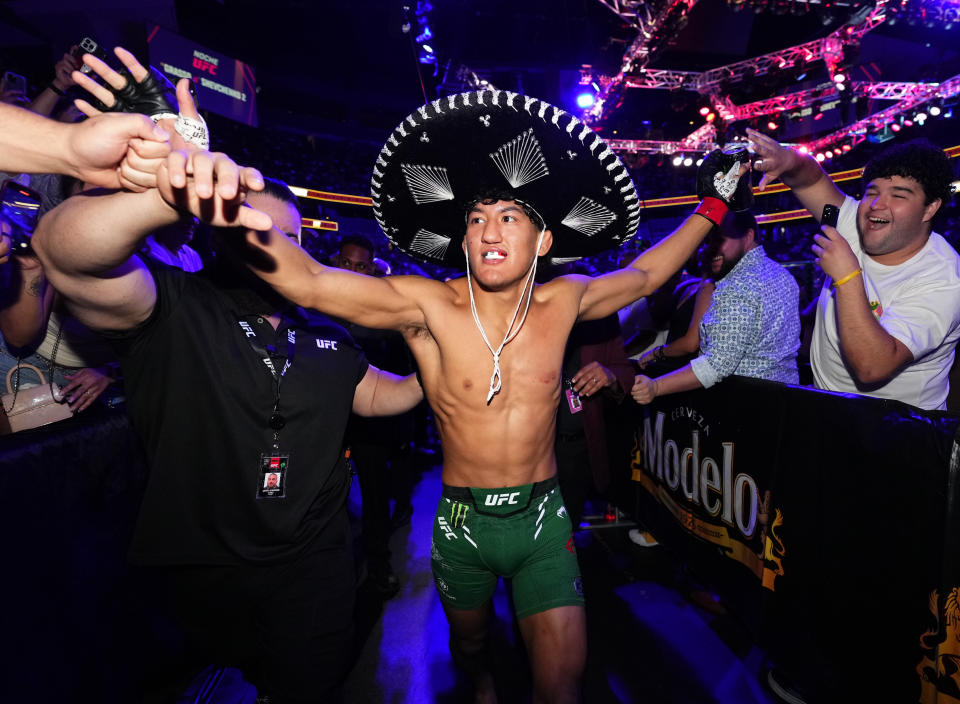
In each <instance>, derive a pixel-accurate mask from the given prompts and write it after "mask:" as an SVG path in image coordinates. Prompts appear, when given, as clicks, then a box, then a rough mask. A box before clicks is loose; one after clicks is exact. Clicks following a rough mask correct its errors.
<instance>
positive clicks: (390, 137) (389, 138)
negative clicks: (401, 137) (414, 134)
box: [387, 125, 406, 147]
mask: <svg viewBox="0 0 960 704" xmlns="http://www.w3.org/2000/svg"><path fill="white" fill-rule="evenodd" d="M401 127H403V125H401ZM404 134H406V133H404ZM387 141H388V142H390V144H392V145H393V146H395V147H399V146H400V142H398V141H397V138H396V137H395V136H394V135H390V136H389V137H387Z"/></svg>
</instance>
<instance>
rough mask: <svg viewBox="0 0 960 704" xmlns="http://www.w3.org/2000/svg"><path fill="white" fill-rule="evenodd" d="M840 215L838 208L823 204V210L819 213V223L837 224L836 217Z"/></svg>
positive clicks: (834, 225)
mask: <svg viewBox="0 0 960 704" xmlns="http://www.w3.org/2000/svg"><path fill="white" fill-rule="evenodd" d="M838 217H840V208H838V207H837V206H835V205H830V204H829V203H827V204H826V205H825V206H823V212H822V213H821V214H820V225H821V226H823V225H829V226H830V227H836V226H837V218H838Z"/></svg>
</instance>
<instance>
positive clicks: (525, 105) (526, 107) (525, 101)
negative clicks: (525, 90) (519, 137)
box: [523, 95, 537, 115]
mask: <svg viewBox="0 0 960 704" xmlns="http://www.w3.org/2000/svg"><path fill="white" fill-rule="evenodd" d="M535 102H537V99H536V98H531V97H530V96H529V95H525V96H523V109H524V110H526V111H527V114H528V115H532V114H533V113H532V112H530V106H531V105H533V104H534V103H535Z"/></svg>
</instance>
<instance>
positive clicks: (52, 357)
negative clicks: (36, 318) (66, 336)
mask: <svg viewBox="0 0 960 704" xmlns="http://www.w3.org/2000/svg"><path fill="white" fill-rule="evenodd" d="M62 335H63V323H62V322H61V323H60V327H59V328H58V329H57V339H56V340H55V341H54V343H53V352H52V353H51V355H50V379H49V380H48V379H47V378H46V377H45V376H44V375H43V372H42V371H41V370H40V368H39V367H37V366H34V365H33V364H30V363H29V362H24V361H22V360H21V358H20V357H17V366H15V367H10V369H8V370H7V393H8V394H13V400H12V401H11V402H10V408H7V407H6V406H5V405H4V404H3V403H0V408H2V409H3V412H4V414H7V413H10V412H11V411H12V410H13V409H14V408H16V405H17V394H18V393H20V370H21V369H32V370H33V372H34V373H35V374H36V375H37V376H38V377H40V383H41V384H49V385H50V398H52V399H53V400H54V401H56V402H57V403H61V402H62V401H63V397H62V396H61V397H60V398H57V396H58V395H59V394H58V392H59V389H58V390H57V391H54V390H53V373H54V370H55V369H56V366H55V365H56V360H57V350H58V349H59V348H60V337H61V336H62ZM14 371H16V372H17V385H16V387H11V386H10V377H11V376H12V375H13V372H14Z"/></svg>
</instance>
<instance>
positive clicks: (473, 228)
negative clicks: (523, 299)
mask: <svg viewBox="0 0 960 704" xmlns="http://www.w3.org/2000/svg"><path fill="white" fill-rule="evenodd" d="M539 236H540V231H539V230H538V229H537V227H536V225H534V223H533V221H532V220H530V218H529V217H528V216H527V214H526V213H525V212H523V208H522V207H520V205H518V204H517V203H514V202H513V201H504V200H498V201H496V202H495V203H491V204H490V205H485V204H483V203H477V205H475V206H474V207H473V210H471V211H470V212H469V213H468V214H467V232H466V236H465V237H464V239H463V247H464V252H465V253H466V255H467V256H468V257H469V258H470V270H471V272H472V273H473V276H474V278H475V279H476V280H477V282H478V283H479V284H480V285H481V286H482V287H483V288H485V289H489V290H501V289H503V288H506V287H507V286H509V285H511V284H513V283H515V282H517V281H519V280H520V279H522V278H523V277H524V276H526V274H527V271H528V270H529V269H530V265H531V264H532V263H533V257H534V254H538V255H542V254H546V252H547V251H548V250H549V249H550V245H551V243H552V242H553V235H552V234H551V233H550V231H549V230H547V231H546V232H545V233H544V236H543V242H542V243H541V245H540V250H539V252H537V239H538V238H539Z"/></svg>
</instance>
